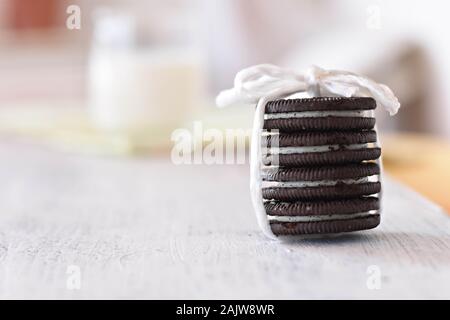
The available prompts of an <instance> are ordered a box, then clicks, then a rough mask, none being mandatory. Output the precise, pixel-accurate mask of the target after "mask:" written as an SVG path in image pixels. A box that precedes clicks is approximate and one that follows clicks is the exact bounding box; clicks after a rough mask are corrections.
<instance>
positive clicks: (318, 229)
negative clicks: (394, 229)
mask: <svg viewBox="0 0 450 320" xmlns="http://www.w3.org/2000/svg"><path fill="white" fill-rule="evenodd" d="M269 223H270V228H271V229H272V232H273V234H275V235H277V236H281V235H320V234H335V233H342V232H351V231H358V230H366V229H372V228H375V227H376V226H378V225H379V224H380V215H379V214H367V215H365V216H360V217H350V218H347V217H345V218H344V217H342V218H341V219H334V220H324V221H319V220H313V219H310V221H307V220H306V219H305V221H294V220H292V221H290V222H280V221H270V222H269Z"/></svg>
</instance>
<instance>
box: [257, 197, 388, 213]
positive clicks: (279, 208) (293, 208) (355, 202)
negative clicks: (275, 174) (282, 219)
mask: <svg viewBox="0 0 450 320" xmlns="http://www.w3.org/2000/svg"><path fill="white" fill-rule="evenodd" d="M264 207H265V209H266V213H267V214H268V215H271V216H311V215H330V214H349V213H358V212H367V211H371V210H378V209H379V208H380V201H379V199H378V198H377V197H360V198H354V199H341V200H332V201H302V202H300V201H299V202H277V201H268V202H265V203H264Z"/></svg>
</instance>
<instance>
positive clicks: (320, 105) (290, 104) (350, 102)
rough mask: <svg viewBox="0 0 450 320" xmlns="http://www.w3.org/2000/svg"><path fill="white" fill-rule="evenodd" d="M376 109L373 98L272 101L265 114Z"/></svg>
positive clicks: (268, 104)
mask: <svg viewBox="0 0 450 320" xmlns="http://www.w3.org/2000/svg"><path fill="white" fill-rule="evenodd" d="M375 108H376V102H375V100H374V99H373V98H366V97H353V98H344V97H316V98H304V99H280V100H274V101H270V102H268V103H267V105H266V110H265V113H281V112H301V111H334V110H337V111H343V110H344V111H348V110H373V109H375Z"/></svg>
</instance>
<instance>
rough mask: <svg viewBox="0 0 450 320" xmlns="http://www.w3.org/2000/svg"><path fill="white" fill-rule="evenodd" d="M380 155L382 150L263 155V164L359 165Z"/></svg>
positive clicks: (367, 149)
mask: <svg viewBox="0 0 450 320" xmlns="http://www.w3.org/2000/svg"><path fill="white" fill-rule="evenodd" d="M380 155H381V149H380V148H365V149H356V150H337V151H327V152H308V153H292V154H279V155H277V156H276V157H272V156H271V155H270V154H268V155H263V156H262V157H263V162H264V163H265V164H266V165H279V166H287V167H289V166H290V167H292V166H318V165H331V164H347V163H358V162H361V161H365V160H376V159H378V158H379V157H380Z"/></svg>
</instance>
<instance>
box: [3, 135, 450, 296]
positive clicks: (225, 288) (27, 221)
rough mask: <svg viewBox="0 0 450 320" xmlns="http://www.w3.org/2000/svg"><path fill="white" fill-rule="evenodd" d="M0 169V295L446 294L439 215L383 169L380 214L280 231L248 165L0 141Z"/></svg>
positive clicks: (444, 239)
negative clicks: (259, 212) (251, 186)
mask: <svg viewBox="0 0 450 320" xmlns="http://www.w3.org/2000/svg"><path fill="white" fill-rule="evenodd" d="M0 168H1V169H0V179H1V180H0V181H1V183H0V188H1V190H0V298H44V299H45V298H63V299H71V298H126V299H132V298H153V299H164V298H175V299H179V298H187V299H198V298H209V299H216V298H225V299H229V298H234V299H241V298H249V299H253V298H254V299H259V298H261V299H294V298H296V299H304V298H306V299H316V298H355V299H360V298H375V299H381V298H446V299H449V298H450V219H449V217H448V216H447V215H445V214H444V213H443V211H442V210H441V209H440V208H439V207H437V206H436V205H434V204H433V203H431V202H430V201H428V200H425V199H424V198H422V197H421V196H420V195H419V194H417V193H415V192H413V191H411V190H409V189H407V188H405V187H404V186H402V185H400V184H399V183H397V182H395V181H393V180H392V179H389V178H388V177H385V179H384V190H385V192H384V212H383V216H382V225H381V227H379V228H377V229H375V230H371V231H367V232H360V233H353V234H350V235H345V236H340V237H337V238H329V239H317V240H297V241H289V242H279V241H271V240H268V239H266V238H264V237H263V235H262V234H261V232H260V231H259V229H258V227H257V225H256V219H255V216H254V213H253V210H252V207H251V203H250V196H249V191H248V167H247V166H246V165H240V166H230V165H222V166H218V165H216V166H206V165H180V166H175V165H173V164H172V163H171V162H170V161H169V159H165V158H156V159H155V158H120V157H117V158H107V157H88V156H81V155H74V154H63V153H58V152H56V151H53V150H49V149H45V148H41V147H37V146H33V145H29V144H26V143H22V142H20V143H19V142H14V141H10V140H9V141H6V140H3V141H0ZM74 270H75V272H74ZM78 271H79V272H78ZM78 275H79V276H80V277H79V279H80V281H79V283H78V284H79V285H80V286H78V285H75V286H74V285H73V280H74V278H73V277H74V276H77V277H78ZM378 275H379V277H378ZM374 277H375V282H373V280H374ZM377 279H379V281H378V280H377ZM75 283H77V282H75ZM373 283H376V285H375V286H374V285H373Z"/></svg>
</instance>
